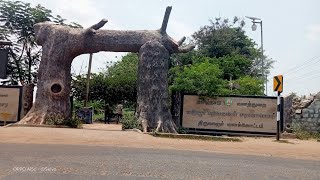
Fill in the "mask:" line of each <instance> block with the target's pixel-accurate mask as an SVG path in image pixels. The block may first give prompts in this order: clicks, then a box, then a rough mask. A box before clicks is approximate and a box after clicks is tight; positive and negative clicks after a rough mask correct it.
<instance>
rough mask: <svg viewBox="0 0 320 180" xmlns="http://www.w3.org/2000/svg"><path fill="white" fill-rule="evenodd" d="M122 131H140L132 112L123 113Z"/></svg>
mask: <svg viewBox="0 0 320 180" xmlns="http://www.w3.org/2000/svg"><path fill="white" fill-rule="evenodd" d="M120 122H121V123H122V129H123V130H124V129H141V125H140V123H139V121H138V119H137V118H136V117H135V115H134V112H133V111H128V112H124V114H123V117H122V119H121V120H120Z"/></svg>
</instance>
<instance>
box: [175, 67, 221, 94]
mask: <svg viewBox="0 0 320 180" xmlns="http://www.w3.org/2000/svg"><path fill="white" fill-rule="evenodd" d="M170 71H171V74H172V75H173V76H175V78H174V83H173V85H172V86H171V87H170V89H171V90H172V91H184V92H187V93H197V94H203V95H219V94H221V93H223V84H224V83H225V82H224V80H222V79H221V75H222V71H221V70H220V69H219V66H218V65H216V64H212V63H210V62H209V61H204V62H200V63H196V64H193V65H186V66H184V67H183V68H181V69H180V67H174V68H172V69H171V70H170Z"/></svg>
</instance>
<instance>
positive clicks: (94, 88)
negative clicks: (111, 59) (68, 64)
mask: <svg viewBox="0 0 320 180" xmlns="http://www.w3.org/2000/svg"><path fill="white" fill-rule="evenodd" d="M137 70H138V56H137V54H133V53H129V54H127V55H126V56H124V57H123V58H122V60H121V61H118V62H116V63H114V64H113V65H111V66H110V67H107V69H106V71H105V72H100V73H98V74H92V76H91V79H90V91H89V99H90V100H92V101H105V102H107V103H109V104H110V105H115V104H116V103H118V102H119V101H126V102H128V103H129V104H134V103H135V102H136V98H137ZM86 81H87V78H86V75H79V76H76V77H75V78H74V79H73V81H72V88H73V95H74V96H75V97H76V99H77V100H84V98H85V93H86Z"/></svg>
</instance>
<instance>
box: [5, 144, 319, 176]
mask: <svg viewBox="0 0 320 180" xmlns="http://www.w3.org/2000/svg"><path fill="white" fill-rule="evenodd" d="M0 179H13V180H16V179H24V180H28V179H32V180H34V179H48V180H51V179H52V180H53V179H77V180H78V179H79V180H81V179H255V180H256V179H290V180H291V179H320V161H306V160H294V159H281V158H274V157H263V156H245V155H229V154H219V153H207V152H195V151H179V150H159V149H143V148H141V149H140V148H139V149H138V148H118V147H106V146H86V145H82V146H76V145H68V146H66V145H32V144H0Z"/></svg>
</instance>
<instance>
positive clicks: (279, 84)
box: [273, 75, 283, 93]
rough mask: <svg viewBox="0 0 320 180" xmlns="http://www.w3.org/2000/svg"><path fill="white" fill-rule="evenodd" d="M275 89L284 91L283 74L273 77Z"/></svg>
mask: <svg viewBox="0 0 320 180" xmlns="http://www.w3.org/2000/svg"><path fill="white" fill-rule="evenodd" d="M273 91H277V92H280V93H281V92H282V91H283V76H282V75H278V76H274V77H273Z"/></svg>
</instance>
